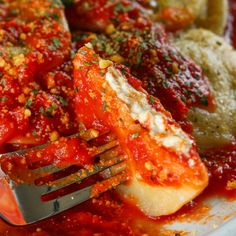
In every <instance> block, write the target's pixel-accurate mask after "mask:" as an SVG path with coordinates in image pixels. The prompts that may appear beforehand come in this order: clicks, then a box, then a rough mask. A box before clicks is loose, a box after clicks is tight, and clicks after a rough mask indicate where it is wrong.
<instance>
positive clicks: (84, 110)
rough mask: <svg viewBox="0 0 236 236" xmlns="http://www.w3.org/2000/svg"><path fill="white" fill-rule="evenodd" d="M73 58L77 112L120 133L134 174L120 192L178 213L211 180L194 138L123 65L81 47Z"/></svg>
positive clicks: (154, 211)
mask: <svg viewBox="0 0 236 236" xmlns="http://www.w3.org/2000/svg"><path fill="white" fill-rule="evenodd" d="M73 63H74V68H75V70H74V78H75V88H76V90H77V91H78V92H77V95H76V114H77V117H78V120H79V122H80V123H81V124H82V125H83V126H85V127H86V128H94V129H97V130H99V131H100V132H101V133H104V132H108V131H110V132H111V133H112V134H113V135H115V136H116V138H117V140H118V142H119V147H118V148H117V150H116V151H117V152H118V153H119V155H123V156H125V158H126V164H127V169H128V172H129V177H130V180H129V182H128V183H127V184H124V185H122V186H121V187H120V188H119V190H118V191H119V193H120V194H121V196H123V197H124V198H125V199H127V200H128V201H131V202H132V203H133V204H135V205H136V206H137V207H138V208H140V210H142V211H143V212H144V213H145V214H147V215H149V216H160V215H168V214H171V213H174V212H175V211H177V210H178V209H180V208H181V207H182V206H183V205H184V204H185V203H187V202H189V201H191V200H192V199H193V198H195V197H196V196H197V195H198V194H200V193H201V192H202V191H203V189H204V188H205V187H206V186H207V184H208V174H207V170H206V168H205V166H204V165H203V164H202V162H201V160H200V158H199V155H198V153H197V151H196V147H195V144H194V141H193V139H192V138H191V137H189V136H188V135H187V134H186V133H185V132H184V131H183V130H182V129H181V128H180V126H179V125H178V124H177V123H176V122H175V121H174V120H173V118H172V117H171V115H170V113H169V112H167V111H165V110H164V108H163V106H162V105H161V104H160V102H159V100H158V99H156V98H154V97H152V96H150V95H148V94H147V93H146V92H145V91H144V90H143V89H142V88H141V83H140V82H139V81H138V80H137V79H135V78H134V77H132V76H131V75H130V74H129V73H128V71H127V70H126V68H125V67H122V66H120V65H116V64H114V65H113V64H112V62H110V61H106V60H103V59H101V58H100V57H99V56H98V55H97V54H95V52H94V51H93V49H91V48H88V47H83V48H81V49H80V50H79V51H78V53H77V55H76V56H75V59H74V61H73Z"/></svg>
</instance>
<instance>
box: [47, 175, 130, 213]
mask: <svg viewBox="0 0 236 236" xmlns="http://www.w3.org/2000/svg"><path fill="white" fill-rule="evenodd" d="M126 180H127V174H126V173H125V172H122V173H120V174H118V175H116V176H113V177H111V178H109V179H106V180H104V181H102V182H99V183H97V184H94V185H91V186H88V187H86V188H83V189H80V190H78V191H75V192H73V193H70V194H68V195H65V196H63V197H60V198H57V199H54V200H50V201H48V202H46V204H49V203H50V204H51V205H52V206H53V208H54V214H56V213H58V212H62V211H64V210H67V209H69V208H71V207H74V206H76V205H78V204H80V203H82V202H85V201H87V200H89V199H90V198H93V197H97V196H98V195H99V194H101V193H103V192H105V191H107V190H109V189H111V188H114V187H116V186H117V185H119V184H121V183H122V182H124V181H126ZM55 208H56V209H55ZM55 212H56V213H55ZM54 214H52V215H54Z"/></svg>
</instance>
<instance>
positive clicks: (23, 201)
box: [0, 133, 127, 226]
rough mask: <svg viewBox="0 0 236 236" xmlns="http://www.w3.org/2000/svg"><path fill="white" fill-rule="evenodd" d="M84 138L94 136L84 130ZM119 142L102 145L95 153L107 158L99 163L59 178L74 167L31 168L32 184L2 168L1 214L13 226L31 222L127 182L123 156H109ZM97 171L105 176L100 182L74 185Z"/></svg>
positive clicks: (114, 141)
mask: <svg viewBox="0 0 236 236" xmlns="http://www.w3.org/2000/svg"><path fill="white" fill-rule="evenodd" d="M75 136H80V137H81V134H79V135H78V134H76V135H73V136H70V137H75ZM82 136H83V135H82ZM95 136H96V135H95ZM70 137H69V138H70ZM83 138H84V139H86V140H89V139H91V135H90V138H86V133H85V134H84V137H83ZM93 138H94V137H92V139H93ZM46 145H48V144H46ZM46 145H42V146H39V147H35V148H30V149H26V150H20V151H16V152H12V153H10V154H9V153H7V154H2V155H1V156H0V158H4V156H8V157H9V155H16V154H17V155H19V156H20V155H22V154H24V153H26V152H28V151H29V150H34V149H39V148H43V147H45V146H46ZM117 145H118V143H117V141H116V140H113V141H110V142H108V143H106V144H104V145H102V146H99V147H98V152H97V153H96V154H95V155H97V156H104V158H103V159H102V160H101V161H100V162H98V164H95V165H93V166H89V167H88V168H86V169H85V168H83V169H79V170H77V171H74V172H72V173H67V175H66V176H65V175H63V176H62V177H60V173H65V170H68V168H71V167H72V166H65V167H56V166H53V165H48V166H44V167H40V168H37V169H33V170H31V169H28V171H29V174H30V176H31V178H32V179H33V181H32V183H33V184H32V183H31V184H29V183H26V182H25V181H22V182H20V181H17V183H16V181H14V180H13V179H12V178H11V177H9V175H8V174H7V173H5V172H4V171H3V169H2V168H0V217H1V218H2V219H4V220H5V221H6V222H8V223H10V224H12V225H17V226H20V225H27V224H31V223H34V222H37V221H39V220H43V219H46V218H48V217H51V216H54V215H56V214H58V213H61V212H63V211H65V210H67V209H69V208H72V207H74V206H76V205H78V204H80V203H82V202H85V201H87V200H88V199H90V198H93V197H97V196H98V195H99V194H101V193H103V192H105V191H107V190H109V189H110V188H113V187H116V186H117V185H119V184H120V183H122V182H124V181H126V180H127V173H126V171H125V169H126V166H125V162H124V158H123V157H122V156H118V157H114V158H111V157H110V155H109V154H110V153H112V150H113V149H114V148H115V147H117ZM73 166H74V165H73ZM58 173H59V177H57V178H56V179H51V180H50V181H46V182H45V183H44V182H43V180H44V179H45V178H47V177H50V176H53V175H54V174H58ZM98 173H102V176H103V178H102V179H101V180H100V181H98V182H96V183H94V184H87V185H88V186H85V187H82V188H81V189H78V188H75V189H73V188H72V187H75V186H76V187H77V186H79V185H78V184H79V183H81V182H82V181H83V180H85V179H88V178H89V177H91V176H93V175H96V174H98ZM70 188H71V189H70ZM69 190H70V191H69ZM62 193H63V194H62Z"/></svg>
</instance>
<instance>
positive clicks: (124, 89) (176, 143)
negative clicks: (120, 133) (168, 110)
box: [105, 66, 193, 156]
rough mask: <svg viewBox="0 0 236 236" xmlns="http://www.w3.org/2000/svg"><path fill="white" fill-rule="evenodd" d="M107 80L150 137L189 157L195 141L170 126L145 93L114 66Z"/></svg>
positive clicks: (106, 76)
mask: <svg viewBox="0 0 236 236" xmlns="http://www.w3.org/2000/svg"><path fill="white" fill-rule="evenodd" d="M105 80H106V81H107V82H108V84H109V85H110V87H111V88H112V89H113V90H114V91H115V92H116V95H117V96H118V98H119V99H120V100H121V101H123V102H124V103H125V104H126V105H127V107H128V109H129V112H130V115H131V117H132V118H133V119H134V120H137V121H139V123H140V124H141V125H142V126H144V127H147V128H148V129H149V135H150V136H151V137H152V138H154V139H155V140H156V142H157V143H158V144H161V145H163V146H164V147H166V148H171V149H172V150H174V151H175V152H178V153H183V154H185V155H186V156H188V154H189V150H190V148H191V146H192V143H193V141H192V140H191V139H190V138H189V137H188V135H187V134H185V133H184V131H183V130H182V129H181V128H179V127H176V126H175V125H170V124H168V120H167V117H166V116H165V114H163V113H161V112H158V111H156V110H155V109H154V108H153V107H152V106H151V105H150V104H149V103H148V99H147V96H146V94H145V93H142V92H140V91H137V90H136V89H134V88H133V87H132V86H131V85H130V84H129V82H128V81H127V79H126V78H125V77H124V76H123V75H122V74H121V73H120V71H118V70H117V69H115V68H114V67H113V66H111V67H109V68H108V71H107V73H106V75H105Z"/></svg>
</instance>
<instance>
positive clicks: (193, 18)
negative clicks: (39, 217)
mask: <svg viewBox="0 0 236 236" xmlns="http://www.w3.org/2000/svg"><path fill="white" fill-rule="evenodd" d="M235 47H236V1H235V0H229V1H226V0H214V1H213V0H192V1H187V0H62V1H60V0H34V1H33V0H2V1H0V153H2V154H3V153H8V152H12V151H16V150H22V149H26V148H30V147H35V146H38V145H41V144H44V143H47V142H49V141H50V142H56V144H55V145H51V146H49V147H48V148H46V149H45V150H43V151H42V153H41V154H40V155H38V154H37V153H34V155H31V157H30V159H32V160H37V161H39V162H41V163H43V162H45V163H56V164H59V165H65V164H75V165H78V166H80V167H85V166H88V165H92V164H93V163H95V161H96V160H95V158H93V156H92V155H91V152H90V151H91V150H89V151H88V149H87V144H86V142H83V143H82V144H81V143H80V141H79V140H76V139H72V140H66V139H65V138H64V137H67V136H68V135H71V134H74V133H77V132H81V131H84V130H89V129H92V130H96V131H97V132H98V133H99V135H101V138H100V139H99V140H98V141H97V142H98V143H104V142H106V141H108V140H111V139H112V138H113V137H115V139H116V140H117V141H118V144H119V145H118V146H117V147H116V148H115V149H114V150H113V154H114V155H119V156H122V157H124V159H125V163H126V169H127V180H126V181H125V182H124V183H122V184H120V185H119V186H118V187H117V188H115V189H111V190H109V191H107V192H105V193H103V194H101V195H100V196H98V197H96V198H93V199H91V200H89V201H87V202H85V203H83V204H81V205H79V206H77V207H75V208H73V209H71V210H68V211H66V212H64V213H62V214H59V215H57V216H55V217H52V218H50V219H47V220H44V221H41V222H39V223H35V224H33V225H29V226H23V227H18V228H16V227H13V226H10V225H9V224H7V223H6V222H4V221H3V220H2V221H0V235H9V236H21V235H32V236H48V235H52V236H54V235H55V236H56V235H68V236H74V235H81V236H89V235H94V236H96V235H97V236H98V235H109V236H110V235H121V236H122V235H130V236H131V235H137V236H141V235H143V236H144V235H150V236H157V235H167V236H168V235H170V236H171V235H173V236H174V235H176V236H177V235H186V234H184V233H182V232H165V231H164V229H163V228H162V227H161V226H160V225H161V222H163V220H164V221H165V222H166V221H168V220H173V219H174V218H175V217H176V215H178V214H179V212H181V211H183V209H187V208H188V209H189V208H190V210H191V209H192V208H194V207H195V208H196V205H198V204H200V203H199V200H198V199H199V198H201V196H203V195H204V194H206V193H207V192H209V191H210V190H214V191H213V192H214V193H216V192H217V194H222V195H225V196H226V195H227V196H230V197H231V198H233V199H235V197H236V140H235V135H236V51H235ZM0 161H1V160H0ZM3 162H4V161H3ZM2 165H4V163H2ZM8 168H10V169H12V168H13V170H15V171H23V170H21V169H20V166H18V167H17V170H16V168H15V169H14V167H13V166H12V165H10V164H9V165H8ZM98 180H99V177H98ZM0 188H1V183H0ZM199 195H200V197H198V196H199ZM196 197H197V198H196ZM196 199H197V200H196ZM3 205H4V206H7V207H8V205H9V208H10V207H11V205H10V204H9V202H8V199H6V197H4V194H2V196H0V212H1V207H2V206H3ZM185 214H186V215H188V210H186V212H185Z"/></svg>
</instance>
